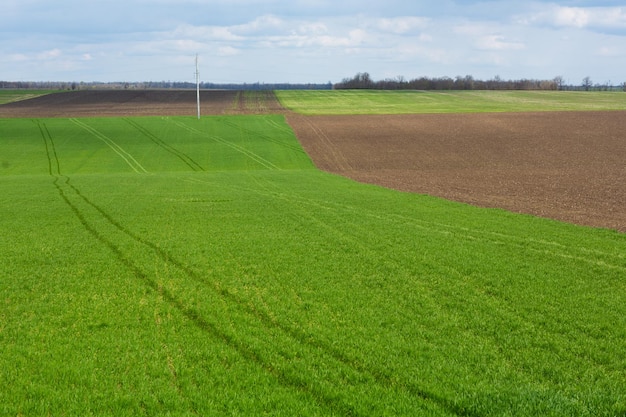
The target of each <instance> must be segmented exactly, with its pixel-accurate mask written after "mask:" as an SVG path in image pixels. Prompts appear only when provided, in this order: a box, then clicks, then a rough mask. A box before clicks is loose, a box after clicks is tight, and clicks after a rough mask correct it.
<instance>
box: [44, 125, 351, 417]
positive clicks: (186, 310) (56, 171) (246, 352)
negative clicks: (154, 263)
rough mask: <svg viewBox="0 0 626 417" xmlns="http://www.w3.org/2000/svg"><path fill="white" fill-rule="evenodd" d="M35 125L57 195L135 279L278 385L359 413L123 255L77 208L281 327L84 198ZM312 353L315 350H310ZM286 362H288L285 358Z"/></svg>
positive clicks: (334, 407)
mask: <svg viewBox="0 0 626 417" xmlns="http://www.w3.org/2000/svg"><path fill="white" fill-rule="evenodd" d="M37 124H38V127H39V130H40V133H41V135H42V138H43V141H44V147H45V151H46V156H47V159H48V167H49V173H50V175H51V176H53V177H54V181H53V185H54V186H55V188H56V189H57V191H58V193H59V196H60V197H61V199H62V200H63V201H64V203H65V204H66V205H67V206H68V207H69V208H70V210H71V211H72V213H73V214H74V215H75V217H76V218H77V219H78V221H79V222H80V223H81V225H82V227H83V228H84V229H85V230H86V231H87V232H88V233H89V234H91V235H92V236H93V237H94V238H95V239H96V240H97V241H98V242H100V243H101V244H102V245H103V246H104V247H106V248H108V249H109V250H110V251H111V252H112V253H113V255H114V256H115V258H116V259H117V260H118V261H119V262H120V263H121V264H123V265H124V266H125V267H127V268H128V269H129V270H130V271H131V272H132V273H133V275H134V276H135V277H136V278H138V279H139V280H140V281H142V282H143V283H144V284H145V285H146V286H147V287H148V288H150V289H151V290H153V291H154V292H156V293H158V294H160V295H161V296H162V297H163V299H164V300H166V301H167V302H168V303H169V304H170V305H172V306H173V307H175V308H176V309H177V310H179V311H180V312H181V313H182V314H183V316H185V317H186V318H187V319H188V320H190V321H191V322H192V323H194V325H196V326H197V327H198V328H200V329H202V330H203V331H205V332H207V333H208V334H210V335H211V336H212V337H213V338H214V339H216V340H219V341H221V342H222V343H224V344H226V345H227V346H229V347H230V348H232V349H234V350H235V351H237V352H238V353H239V354H240V355H241V356H242V357H244V358H245V359H246V360H248V361H250V362H253V363H255V364H257V365H258V366H259V367H261V368H262V369H264V370H265V371H266V372H268V373H269V374H270V375H272V376H273V377H274V378H276V380H277V381H279V383H280V384H281V385H284V386H287V387H291V388H292V389H295V390H297V391H298V392H301V393H303V394H304V395H306V396H311V397H312V398H313V399H314V400H315V401H316V402H317V403H318V405H320V406H321V407H322V408H325V409H327V410H328V411H332V412H340V413H341V414H345V415H354V416H358V415H359V413H358V412H357V411H356V410H355V409H354V408H353V407H352V406H351V405H350V404H347V403H345V402H343V401H341V400H340V399H338V398H336V396H335V395H334V394H333V393H331V392H326V390H325V389H323V388H316V387H314V386H311V383H310V381H308V380H306V379H304V378H302V377H300V376H299V375H297V374H295V372H294V371H289V370H286V369H280V367H277V366H275V365H274V364H272V363H271V362H270V361H268V360H266V359H264V358H263V355H262V354H261V353H260V352H259V351H257V350H255V349H253V348H252V347H250V346H248V345H247V344H246V343H245V342H244V341H241V340H238V339H237V338H236V337H235V336H233V335H230V334H228V333H226V332H224V331H222V330H220V329H219V328H218V327H217V325H216V324H214V323H211V322H210V321H208V320H206V319H205V318H204V317H203V316H202V315H201V313H199V312H198V311H197V310H196V309H193V308H191V307H188V306H186V305H185V303H184V302H183V301H182V300H180V299H178V298H177V297H176V296H175V295H174V294H173V293H171V292H170V291H168V290H167V289H165V288H163V287H162V286H160V285H159V284H158V283H157V282H156V281H155V280H154V279H152V278H150V276H149V275H148V274H147V273H145V272H144V271H143V270H142V269H141V267H140V266H139V265H138V264H136V261H134V260H133V258H132V257H130V256H128V255H126V254H125V253H124V252H123V250H122V249H120V247H121V245H119V244H116V242H119V240H118V239H111V238H107V237H106V236H105V235H104V234H103V233H102V232H101V231H99V230H98V228H97V227H96V226H94V225H93V224H92V222H90V221H89V220H88V218H87V215H86V214H85V212H86V210H85V207H82V208H81V207H80V206H81V205H82V204H87V205H88V206H90V207H91V208H92V209H93V210H95V211H96V212H97V216H99V217H101V218H103V219H105V220H106V221H107V222H108V223H109V224H110V225H112V226H113V227H114V228H115V229H117V230H118V232H121V233H122V234H123V235H125V236H126V238H130V239H131V240H133V241H135V242H137V243H140V244H142V245H144V246H145V247H147V248H148V249H150V250H151V251H152V252H153V253H154V254H156V255H157V256H158V257H159V258H160V259H161V260H163V261H165V262H166V263H168V264H170V265H172V266H174V267H176V268H177V269H178V270H180V271H182V272H183V273H184V274H185V275H186V276H187V277H188V278H191V279H192V280H193V281H195V282H197V283H200V284H203V285H206V286H208V287H209V289H212V290H213V291H214V292H215V293H217V295H219V296H220V297H221V298H222V299H224V300H225V301H228V302H230V303H231V304H234V305H236V306H237V307H238V308H239V310H240V311H241V312H243V313H245V314H246V315H248V316H249V317H250V318H254V319H257V320H260V321H261V323H262V325H264V326H265V327H266V328H274V329H276V330H278V331H281V330H283V329H282V328H281V327H280V326H277V325H275V323H274V322H273V321H272V320H271V319H270V318H269V317H268V316H267V315H265V314H264V313H261V312H259V311H258V310H256V309H254V308H253V307H251V306H249V305H248V304H247V302H246V300H243V299H240V298H238V297H237V296H236V295H234V294H232V293H230V292H229V291H228V290H226V289H223V288H220V287H219V286H216V285H215V283H211V282H209V281H208V280H207V279H205V278H203V277H201V276H200V275H198V274H197V273H196V272H194V271H193V270H191V268H189V267H187V266H186V265H185V264H184V263H183V262H181V261H179V260H177V259H176V258H175V257H173V256H172V255H171V254H169V253H168V252H166V251H165V250H163V249H161V248H160V247H158V246H157V245H155V244H154V243H152V242H150V241H148V240H146V239H144V238H142V237H140V236H138V235H136V234H134V233H133V232H131V231H130V230H128V229H126V228H125V227H124V226H123V225H122V224H120V223H119V222H117V221H116V220H115V219H113V217H112V216H110V215H109V214H108V213H106V212H105V211H104V210H103V209H102V208H100V207H99V206H97V205H96V204H94V203H93V202H91V201H90V200H89V199H88V198H87V197H85V196H84V195H83V194H82V192H81V191H80V190H79V189H78V188H77V187H76V186H74V185H73V184H71V182H70V178H69V177H67V176H64V175H62V174H61V169H60V163H59V159H58V155H57V153H56V148H55V146H54V141H53V140H52V137H51V135H50V133H49V131H48V129H47V127H46V126H45V124H40V123H37ZM62 178H63V179H64V181H60V180H61V179H62ZM72 195H73V196H75V197H76V198H78V199H79V200H77V201H74V200H75V198H72V197H71V196H72ZM80 201H82V202H83V203H80ZM284 333H285V336H287V337H290V336H292V335H291V334H289V333H288V332H284ZM295 340H297V341H298V342H300V343H301V344H302V341H300V340H298V339H295ZM313 354H315V353H314V352H313ZM285 359H287V358H285ZM285 362H288V361H287V360H286V361H285Z"/></svg>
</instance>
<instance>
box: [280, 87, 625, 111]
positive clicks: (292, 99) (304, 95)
mask: <svg viewBox="0 0 626 417" xmlns="http://www.w3.org/2000/svg"><path fill="white" fill-rule="evenodd" d="M276 94H277V96H278V99H279V100H280V102H281V103H282V105H283V106H284V107H286V108H288V109H290V110H292V111H295V112H298V113H302V114H307V115H315V114H320V115H322V114H323V115H331V114H335V115H350V114H409V113H481V112H528V111H559V110H579V111H586V110H626V93H623V92H570V91H445V92H435V91H374V90H332V91H326V90H324V91H277V92H276Z"/></svg>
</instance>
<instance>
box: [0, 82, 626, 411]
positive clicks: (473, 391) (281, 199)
mask: <svg viewBox="0 0 626 417" xmlns="http://www.w3.org/2000/svg"><path fill="white" fill-rule="evenodd" d="M283 94H285V93H281V98H282V99H283V100H284V101H287V100H286V99H285V96H284V95H283ZM300 94H302V93H300ZM307 94H308V93H307ZM311 94H313V93H311ZM328 94H334V93H332V92H331V93H328ZM314 96H315V94H313V95H312V96H311V97H314ZM408 96H410V95H407V97H408ZM291 97H296V96H295V95H292V96H291ZM413 97H415V95H414V96H413ZM620 97H621V96H620ZM311 100H313V98H311ZM0 207H1V210H2V212H1V217H0V219H1V220H0V221H1V222H2V223H1V224H2V234H1V235H0V255H1V261H2V262H1V264H2V268H1V269H0V346H1V350H0V369H1V371H0V415H28V416H37V415H54V416H56V415H68V416H85V415H98V416H137V415H150V416H152V415H177V416H178V415H203V416H211V415H214V416H221V415H241V416H248V415H255V416H256V415H284V416H294V415H299V416H329V415H346V416H347V415H351V416H370V415H375V416H383V415H389V416H397V415H406V416H420V415H429V416H454V415H461V416H488V415H494V416H505V415H510V416H522V415H528V416H537V415H542V416H551V415H552V416H564V415H570V416H574V415H575V416H616V415H624V414H625V413H626V390H625V389H624V387H626V373H625V372H624V369H626V344H625V343H624V340H626V303H625V302H624V294H625V290H626V282H625V279H624V278H625V277H626V235H624V234H619V233H617V232H613V231H608V230H599V229H592V228H585V227H579V226H574V225H569V224H564V223H559V222H556V221H550V220H545V219H539V218H534V217H531V216H524V215H517V214H512V213H508V212H505V211H502V210H493V209H480V208H475V207H472V206H468V205H463V204H458V203H453V202H448V201H444V200H441V199H437V198H431V197H427V196H422V195H414V194H408V193H401V192H396V191H392V190H388V189H384V188H381V187H376V186H370V185H363V184H359V183H356V182H353V181H350V180H348V179H345V178H341V177H337V176H333V175H330V174H327V173H323V172H320V171H318V170H316V169H315V168H314V167H313V165H312V163H311V161H310V160H309V158H308V156H307V155H306V154H305V153H304V152H303V150H302V149H301V147H300V145H299V143H298V142H297V140H296V138H295V137H294V135H293V133H292V132H291V130H290V129H289V127H288V126H287V125H286V123H285V122H284V119H283V117H282V116H219V117H218V116H215V117H204V118H203V119H202V120H200V121H198V120H196V119H195V118H191V117H190V118H184V117H169V118H167V117H146V118H126V119H123V118H107V119H104V118H103V119H98V118H84V119H63V118H59V119H33V120H30V119H0Z"/></svg>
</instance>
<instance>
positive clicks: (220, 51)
mask: <svg viewBox="0 0 626 417" xmlns="http://www.w3.org/2000/svg"><path fill="white" fill-rule="evenodd" d="M240 53H241V51H240V50H239V49H236V48H233V47H232V46H220V47H219V48H217V55H218V56H221V57H225V56H235V55H239V54H240Z"/></svg>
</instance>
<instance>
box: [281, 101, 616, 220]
mask: <svg viewBox="0 0 626 417" xmlns="http://www.w3.org/2000/svg"><path fill="white" fill-rule="evenodd" d="M288 120H289V123H290V125H291V126H292V127H293V128H294V130H295V132H296V134H297V136H298V138H299V139H300V141H301V143H302V145H303V146H304V148H305V149H306V151H307V152H308V153H309V154H310V155H311V157H312V158H313V160H314V161H315V162H316V164H317V166H318V167H319V168H320V169H323V170H326V171H329V172H334V173H337V174H341V175H344V176H347V177H350V178H353V179H355V180H358V181H361V182H366V183H372V184H380V185H383V186H385V187H390V188H394V189H398V190H402V191H410V192H416V193H423V194H430V195H434V196H439V197H443V198H446V199H450V200H454V201H460V202H466V203H470V204H474V205H478V206H482V207H498V208H503V209H506V210H510V211H514V212H519V213H527V214H533V215H537V216H541V217H547V218H553V219H558V220H563V221H567V222H572V223H577V224H583V225H589V226H594V227H606V228H612V229H616V230H619V231H621V232H626V112H567V113H562V112H559V113H487V114H485V113H483V114H457V115H408V116H406V115H403V116H348V117H344V116H331V117H328V116H317V117H303V116H299V115H289V116H288Z"/></svg>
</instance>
